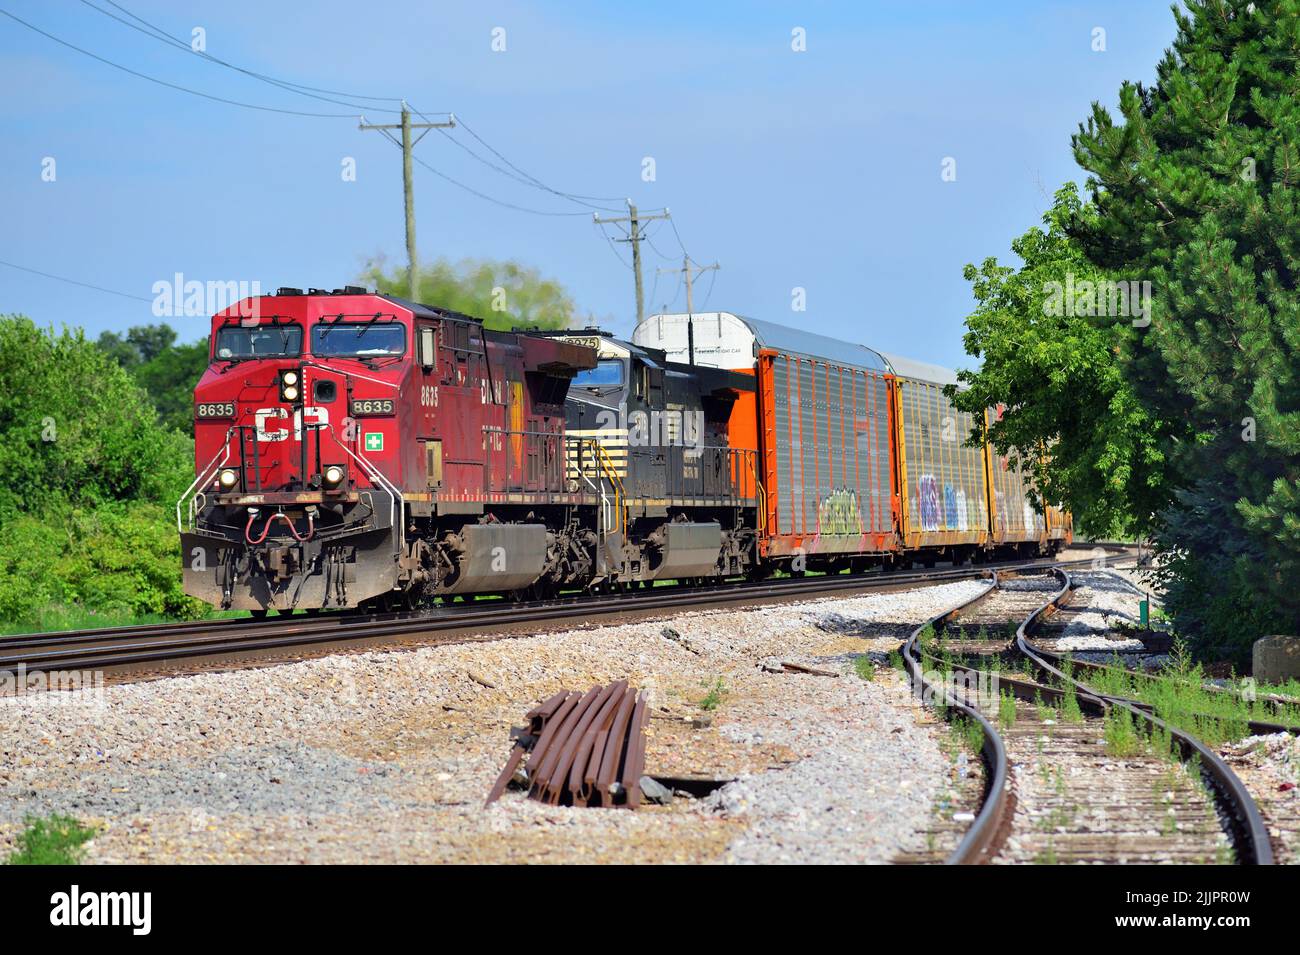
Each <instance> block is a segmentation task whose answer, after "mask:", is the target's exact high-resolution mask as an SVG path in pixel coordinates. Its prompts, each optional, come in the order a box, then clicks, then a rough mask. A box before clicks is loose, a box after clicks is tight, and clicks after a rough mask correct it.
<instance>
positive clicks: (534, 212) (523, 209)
mask: <svg viewBox="0 0 1300 955" xmlns="http://www.w3.org/2000/svg"><path fill="white" fill-rule="evenodd" d="M412 158H413V159H414V160H415V161H416V162H418V163H419V164H420V165H421V166H423V167H424V168H425V169H427V170H429V172H431V173H433V174H434V175H435V176H438V177H439V178H442V179H445V180H447V181H448V182H449V183H451V184H452V185H453V186H457V187H459V188H461V189H464V190H465V191H466V192H468V193H470V194H472V195H475V196H478V197H479V198H480V199H486V200H487V201H488V202H492V203H496V204H497V205H498V206H504V207H505V208H507V209H514V210H516V211H518V212H528V213H531V214H532V215H535V216H585V215H586V214H587V213H585V212H547V211H545V210H542V209H529V208H528V207H527V206H517V205H515V204H514V203H513V202H506V201H505V200H504V199H497V198H495V197H493V196H489V195H488V194H487V193H485V192H479V191H478V190H477V189H475V188H473V187H472V186H467V185H465V183H463V182H461V181H460V180H459V179H453V178H452V177H451V176H449V175H447V174H446V173H445V172H442V171H441V170H438V169H434V168H433V167H432V166H430V165H429V164H428V163H427V162H425V161H424V160H423V159H421V158H420V157H419V156H414V157H412Z"/></svg>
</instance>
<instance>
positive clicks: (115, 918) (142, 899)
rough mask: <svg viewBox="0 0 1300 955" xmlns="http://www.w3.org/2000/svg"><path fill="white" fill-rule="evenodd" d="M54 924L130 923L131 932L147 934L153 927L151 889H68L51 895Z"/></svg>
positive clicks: (52, 922) (51, 921) (51, 920)
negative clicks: (119, 890) (132, 890)
mask: <svg viewBox="0 0 1300 955" xmlns="http://www.w3.org/2000/svg"><path fill="white" fill-rule="evenodd" d="M50 905H51V908H50V924H51V925H70V926H73V925H129V926H130V927H131V934H133V935H148V934H149V929H150V928H151V927H152V924H153V918H152V912H151V910H152V908H153V893H152V892H82V891H81V889H80V887H79V886H75V885H74V886H73V887H72V890H71V891H69V892H55V893H54V894H53V895H51V896H50Z"/></svg>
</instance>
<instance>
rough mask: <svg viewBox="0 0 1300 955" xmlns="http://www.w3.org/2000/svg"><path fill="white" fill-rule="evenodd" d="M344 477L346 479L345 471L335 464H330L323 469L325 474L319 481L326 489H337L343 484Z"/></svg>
mask: <svg viewBox="0 0 1300 955" xmlns="http://www.w3.org/2000/svg"><path fill="white" fill-rule="evenodd" d="M345 477H347V472H346V471H344V470H343V469H342V468H341V467H339V466H338V465H337V464H331V465H330V466H329V467H327V468H326V469H325V473H323V474H322V475H321V480H323V481H324V482H325V486H326V487H338V486H339V485H340V484H342V483H343V479H344V478H345Z"/></svg>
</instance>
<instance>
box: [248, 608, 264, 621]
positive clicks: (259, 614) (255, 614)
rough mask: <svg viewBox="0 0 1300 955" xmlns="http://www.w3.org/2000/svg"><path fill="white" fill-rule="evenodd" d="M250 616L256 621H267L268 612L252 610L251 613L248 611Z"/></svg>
mask: <svg viewBox="0 0 1300 955" xmlns="http://www.w3.org/2000/svg"><path fill="white" fill-rule="evenodd" d="M248 615H249V616H250V617H252V618H253V619H254V620H265V619H266V611H265V610H250V611H248Z"/></svg>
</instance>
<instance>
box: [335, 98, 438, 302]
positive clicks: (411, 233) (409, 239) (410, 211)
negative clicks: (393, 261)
mask: <svg viewBox="0 0 1300 955" xmlns="http://www.w3.org/2000/svg"><path fill="white" fill-rule="evenodd" d="M455 125H456V117H455V116H452V115H450V114H448V116H447V122H445V123H413V122H411V110H410V108H409V107H408V106H407V105H406V100H402V121H401V122H400V123H367V122H366V118H365V117H364V116H362V117H361V124H360V125H359V126H358V127H357V128H358V129H363V130H364V129H377V130H379V132H381V133H383V134H384V135H385V136H387V137H388V138H389V139H390V140H391V141H392V142H393V143H394V144H396V145H397V146H398V147H399V148H400V149H401V150H402V201H403V205H404V207H405V212H406V259H407V262H408V268H409V270H410V276H409V277H410V282H409V288H410V291H409V296H410V299H411V301H412V302H414V301H415V300H416V289H417V286H418V284H419V274H418V268H417V262H418V260H417V258H416V254H415V189H414V185H413V184H412V182H411V150H412V149H414V148H415V145H416V143H418V142H419V141H420V140H421V139H423V138H424V137H425V136H427V135H428V133H429V130H431V129H447V128H449V127H452V126H455ZM390 129H400V130H401V131H402V139H401V141H400V142H399V141H398V140H396V139H394V138H393V135H392V133H390V132H389V130H390ZM413 129H422V130H424V132H422V133H421V134H420V135H419V137H418V138H417V139H416V140H415V142H412V141H411V130H413Z"/></svg>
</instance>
